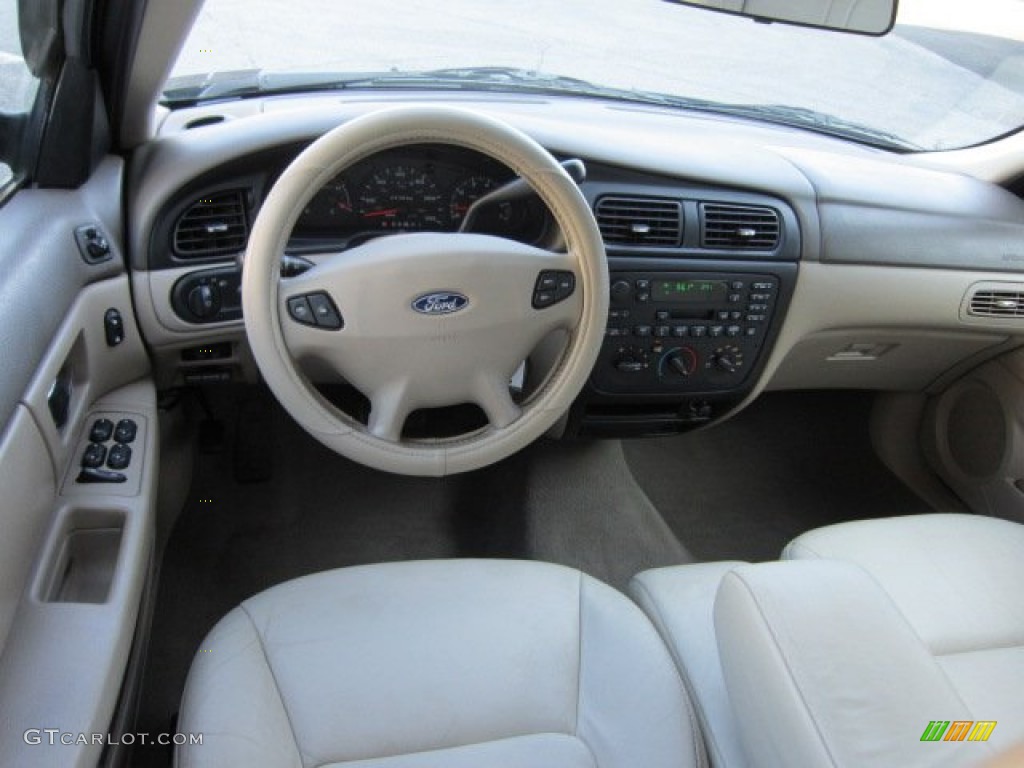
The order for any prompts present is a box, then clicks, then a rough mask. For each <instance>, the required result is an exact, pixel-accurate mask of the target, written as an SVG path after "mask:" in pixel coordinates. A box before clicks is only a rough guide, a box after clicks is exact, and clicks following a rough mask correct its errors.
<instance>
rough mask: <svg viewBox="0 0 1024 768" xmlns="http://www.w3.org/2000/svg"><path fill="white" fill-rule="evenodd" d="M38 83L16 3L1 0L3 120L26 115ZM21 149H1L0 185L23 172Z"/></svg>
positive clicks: (15, 134)
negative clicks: (28, 58)
mask: <svg viewBox="0 0 1024 768" xmlns="http://www.w3.org/2000/svg"><path fill="white" fill-rule="evenodd" d="M38 86H39V81H38V80H37V79H36V78H35V77H33V75H32V73H31V72H29V70H28V67H27V66H25V59H24V58H23V57H22V54H21V42H20V38H19V36H18V4H17V0H0V120H14V119H17V118H18V117H19V116H20V115H25V114H27V113H28V112H29V111H30V110H31V109H32V105H33V104H34V102H35V97H36V91H37V90H38ZM2 135H3V136H5V137H9V138H7V139H5V140H6V141H9V142H11V143H14V142H16V141H17V140H18V138H20V132H18V131H4V132H3V133H2ZM18 154H19V153H18V147H15V146H0V186H6V185H7V184H8V183H10V182H11V181H12V179H14V178H15V176H16V175H17V174H18V173H20V172H21V171H22V170H23V169H21V168H17V167H12V164H14V165H16V164H17V161H16V159H15V158H16V156H17V155H18Z"/></svg>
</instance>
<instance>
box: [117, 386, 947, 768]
mask: <svg viewBox="0 0 1024 768" xmlns="http://www.w3.org/2000/svg"><path fill="white" fill-rule="evenodd" d="M246 397H247V395H246V394H245V393H244V392H243V393H239V394H238V396H237V397H235V398H234V399H232V398H230V397H229V398H227V399H226V400H224V401H222V402H219V403H217V404H215V405H216V411H217V415H218V416H220V417H221V418H223V419H224V422H225V424H226V426H227V429H226V434H225V435H224V438H223V440H222V441H220V444H221V446H223V447H222V449H221V450H218V451H213V452H210V451H207V452H203V451H198V452H197V453H196V456H195V462H194V465H193V468H192V482H191V486H190V488H188V490H187V493H184V496H185V499H186V500H185V504H184V509H183V511H182V512H181V514H180V516H179V518H178V520H177V522H176V524H175V525H174V527H173V530H172V532H171V534H170V537H169V540H168V545H167V548H166V553H165V555H164V559H163V563H162V570H161V575H160V587H159V590H158V593H157V601H156V607H155V614H154V620H153V628H152V635H151V640H150V646H149V651H148V663H147V668H146V675H145V679H144V683H143V692H142V703H141V711H140V717H139V722H138V728H137V730H139V731H149V732H163V731H167V730H169V729H170V728H171V727H172V723H173V718H174V715H175V713H176V711H177V707H178V701H179V698H180V696H181V691H182V688H183V686H184V680H185V675H186V673H187V671H188V667H189V665H190V663H191V660H192V657H193V654H194V653H195V650H196V648H198V647H199V644H200V642H201V641H202V638H203V636H204V635H205V634H206V632H207V631H209V629H210V628H211V627H212V626H213V624H214V623H215V622H216V621H217V620H218V619H219V618H220V617H221V616H223V615H224V614H225V613H227V612H228V611H229V610H230V609H231V608H233V607H234V606H235V605H237V604H238V603H239V602H241V601H242V600H244V599H245V598H247V597H249V596H250V595H253V594H255V593H256V592H259V591H261V590H263V589H265V588H267V587H269V586H271V585H273V584H277V583H279V582H282V581H285V580H287V579H291V578H295V577H298V576H301V575H304V574H307V573H313V572H316V571H321V570H325V569H329V568H337V567H341V566H347V565H358V564H364V563H375V562H387V561H394V560H410V559H423V558H441V557H503V558H508V557H514V558H529V559H537V560H546V561H550V562H556V563H562V564H565V565H570V566H573V567H577V568H580V569H581V570H583V571H585V572H587V573H589V574H591V575H593V576H595V577H597V578H599V579H602V580H603V581H606V582H608V583H609V584H612V585H613V586H616V587H619V588H620V589H621V588H624V587H625V585H626V583H627V582H628V580H629V578H630V577H631V576H632V575H633V574H635V573H637V572H639V571H641V570H643V569H645V568H650V567H655V566H661V565H674V564H682V563H687V562H692V561H693V560H694V559H696V560H715V559H731V558H737V559H744V560H760V559H772V558H775V557H777V556H778V553H779V551H780V549H781V548H782V546H783V545H784V544H785V543H786V541H788V540H789V539H790V538H792V537H793V536H794V535H796V534H797V533H800V532H801V531H804V530H807V529H809V528H813V527H816V526H818V525H823V524H826V523H830V522H835V521H838V520H843V519H850V518H857V517H870V516H878V515H888V514H907V513H911V512H923V511H927V507H926V505H925V504H924V503H923V502H921V501H920V500H918V499H917V497H915V496H914V495H913V494H911V493H910V492H909V491H908V490H907V489H906V488H905V487H904V486H903V485H902V484H901V483H900V482H899V481H898V480H897V479H896V478H895V477H893V476H892V475H891V474H890V473H889V472H888V470H886V469H885V468H884V467H883V466H882V465H881V464H880V462H879V461H878V460H877V458H875V456H874V453H873V451H872V449H871V446H870V442H869V439H868V433H867V424H868V413H869V408H870V399H869V398H868V397H866V396H864V395H859V394H844V393H827V394H808V393H799V394H791V395H771V396H767V397H763V398H761V400H760V401H758V403H756V404H755V405H753V406H752V407H751V408H749V409H748V410H747V411H745V412H744V413H743V414H741V415H740V416H738V417H737V418H735V419H733V420H731V421H728V422H726V423H724V424H722V425H719V426H716V427H715V428H713V429H710V430H707V431H704V432H699V433H693V434H690V435H685V436H680V437H673V438H660V439H652V440H635V441H626V442H623V443H620V442H618V441H602V442H572V441H563V442H551V441H540V442H538V443H536V444H535V445H533V446H530V447H529V448H528V449H526V450H524V451H522V452H521V453H519V454H518V455H516V456H514V457H512V458H510V459H508V460H506V461H504V462H501V463H499V464H497V465H494V466H493V467H489V468H487V469H484V470H480V471H478V472H473V473H469V474H466V475H461V476H457V477H451V478H444V479H424V478H409V477H400V476H395V475H386V474H383V473H380V472H376V471H373V470H370V469H366V468H365V467H362V466H359V465H357V464H354V463H352V462H349V461H347V460H345V459H342V458H340V457H338V456H337V455H335V454H334V453H332V452H331V451H329V450H327V449H326V448H323V447H322V446H321V445H320V444H319V443H317V442H315V441H314V440H313V439H312V438H310V437H308V436H307V435H306V434H305V433H304V432H303V431H302V430H301V429H300V428H298V427H297V426H296V425H295V424H294V423H293V422H292V421H291V419H290V418H289V417H288V416H287V415H286V414H284V412H283V411H281V410H280V408H279V407H278V406H277V405H276V404H274V403H272V401H269V400H266V399H260V398H257V399H256V401H255V406H256V407H255V408H254V407H252V405H253V404H252V403H251V402H250V403H249V405H246ZM239 414H242V417H241V418H239V417H238V415H239ZM239 430H240V431H241V432H243V433H245V432H248V438H249V439H248V440H243V441H242V443H241V444H242V445H247V446H248V449H246V450H243V451H239V450H232V448H231V446H232V445H234V444H235V439H234V438H235V432H236V431H239ZM253 434H256V435H257V438H258V439H256V440H255V441H254V440H253V439H252V437H253ZM254 445H255V446H256V448H255V455H254V449H253V446H254ZM240 458H241V459H242V461H241V462H240V461H239V460H240ZM253 466H255V467H257V468H258V467H259V466H263V467H273V474H272V476H270V477H269V478H262V479H258V475H259V472H258V471H257V472H256V476H255V477H254V476H253V475H252V472H251V471H250V470H251V468H252V467H253ZM240 467H241V469H240ZM183 476H187V473H183ZM239 477H241V478H242V479H243V480H246V481H245V482H240V481H239V479H238V478H239ZM254 480H256V481H254ZM684 545H685V546H684ZM169 761H170V752H169V750H167V749H158V748H152V749H150V750H140V749H137V750H136V753H135V754H134V755H133V758H132V764H133V765H139V766H161V768H164V767H165V766H167V765H169V764H170V762H169Z"/></svg>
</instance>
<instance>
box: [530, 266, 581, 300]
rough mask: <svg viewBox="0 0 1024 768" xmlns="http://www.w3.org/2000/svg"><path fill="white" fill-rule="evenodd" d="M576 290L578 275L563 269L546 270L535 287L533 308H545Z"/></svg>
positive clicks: (539, 276) (538, 278)
mask: <svg viewBox="0 0 1024 768" xmlns="http://www.w3.org/2000/svg"><path fill="white" fill-rule="evenodd" d="M575 290H576V275H574V274H573V273H572V272H565V271H562V270H553V269H549V270H544V271H543V272H541V273H540V274H539V275H538V276H537V283H536V284H535V285H534V287H533V308H534V309H545V308H546V307H550V306H553V305H555V304H557V303H558V302H560V301H565V300H566V299H567V298H569V297H570V296H572V294H573V292H574V291H575Z"/></svg>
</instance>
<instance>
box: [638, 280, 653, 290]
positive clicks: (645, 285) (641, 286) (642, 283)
mask: <svg viewBox="0 0 1024 768" xmlns="http://www.w3.org/2000/svg"><path fill="white" fill-rule="evenodd" d="M636 289H637V290H638V291H649V290H651V281H650V280H637V281H636Z"/></svg>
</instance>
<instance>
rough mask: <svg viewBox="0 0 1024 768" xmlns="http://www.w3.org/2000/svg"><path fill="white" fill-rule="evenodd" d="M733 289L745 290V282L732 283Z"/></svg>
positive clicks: (735, 281) (736, 281)
mask: <svg viewBox="0 0 1024 768" xmlns="http://www.w3.org/2000/svg"><path fill="white" fill-rule="evenodd" d="M732 289H733V290H734V291H742V290H743V281H742V280H734V281H733V282H732Z"/></svg>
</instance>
